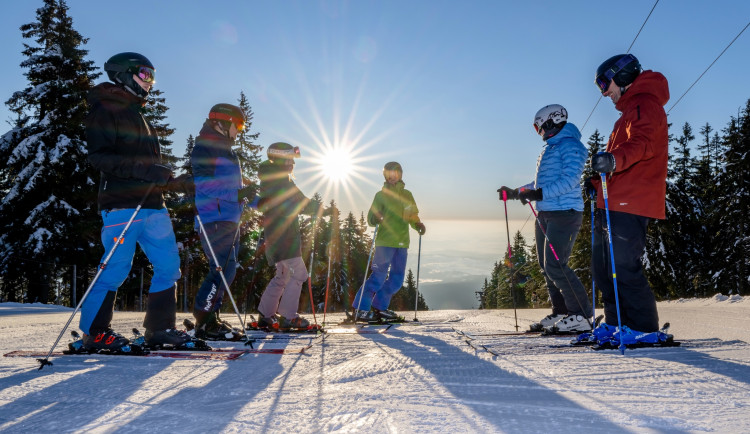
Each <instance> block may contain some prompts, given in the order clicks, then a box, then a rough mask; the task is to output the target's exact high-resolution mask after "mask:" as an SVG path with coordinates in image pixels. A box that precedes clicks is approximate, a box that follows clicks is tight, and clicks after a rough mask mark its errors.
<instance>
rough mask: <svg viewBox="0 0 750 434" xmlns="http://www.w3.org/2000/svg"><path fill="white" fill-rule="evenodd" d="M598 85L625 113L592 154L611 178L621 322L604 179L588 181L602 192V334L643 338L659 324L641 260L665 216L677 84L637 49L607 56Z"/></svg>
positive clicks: (598, 239)
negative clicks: (652, 229) (645, 62)
mask: <svg viewBox="0 0 750 434" xmlns="http://www.w3.org/2000/svg"><path fill="white" fill-rule="evenodd" d="M596 85H597V87H598V88H599V90H600V91H601V92H602V95H603V96H606V97H609V98H611V99H612V102H613V103H614V104H615V108H616V109H617V110H618V111H620V112H621V113H622V116H621V117H620V119H618V120H617V122H615V126H614V129H613V131H612V134H611V135H610V137H609V141H608V142H607V148H606V151H605V152H600V153H598V154H596V155H594V156H593V157H592V158H591V168H592V169H593V170H594V172H596V173H597V174H600V173H605V174H606V176H607V193H608V202H609V211H610V213H609V214H610V222H611V230H612V232H611V235H612V247H613V250H614V263H615V271H616V279H617V289H618V295H619V304H620V320H621V324H620V323H618V319H617V311H616V304H615V301H616V300H615V291H614V284H613V273H612V269H611V258H610V250H609V246H608V244H607V243H608V241H607V240H608V236H607V232H606V216H605V214H604V197H603V195H602V194H601V193H602V183H601V179H600V177H599V176H595V177H594V178H592V179H591V180H590V182H587V190H588V189H596V193H597V208H598V209H597V212H596V216H595V222H594V248H593V252H592V256H593V261H592V262H593V270H592V271H593V275H594V281H595V283H596V287H597V288H599V289H600V290H601V291H602V300H603V302H604V314H605V323H604V324H602V325H601V326H600V328H599V329H597V330H595V335H611V333H612V332H614V329H615V327H617V326H618V325H622V326H624V327H623V332H624V333H625V334H627V335H629V337H625V336H623V341H624V342H625V343H626V344H627V343H635V342H637V341H638V339H637V338H636V336H638V335H641V334H644V333H652V332H656V331H658V329H659V316H658V313H657V310H656V299H655V297H654V293H653V291H652V290H651V287H650V286H649V284H648V281H647V280H646V276H645V274H644V272H643V263H642V260H641V258H642V257H643V254H644V251H645V247H646V230H647V227H648V223H649V221H650V220H651V219H663V218H665V194H666V178H667V154H668V150H669V139H668V132H667V115H666V113H665V112H664V105H665V104H666V103H667V101H669V86H668V84H667V79H666V78H665V77H664V76H663V75H662V74H660V73H658V72H655V71H650V70H646V71H642V70H641V65H640V64H639V62H638V59H636V57H635V56H633V55H632V54H621V55H617V56H613V57H611V58H609V59H607V60H606V61H604V63H602V64H601V65H600V66H599V68H598V69H597V71H596ZM618 335H619V334H618ZM618 338H619V336H618ZM631 340H632V342H630V341H631Z"/></svg>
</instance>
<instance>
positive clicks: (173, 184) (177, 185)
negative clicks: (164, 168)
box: [167, 173, 195, 198]
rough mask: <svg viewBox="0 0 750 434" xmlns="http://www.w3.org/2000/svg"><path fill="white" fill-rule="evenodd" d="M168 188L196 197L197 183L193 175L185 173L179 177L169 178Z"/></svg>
mask: <svg viewBox="0 0 750 434" xmlns="http://www.w3.org/2000/svg"><path fill="white" fill-rule="evenodd" d="M167 190H169V191H173V192H175V193H183V194H185V195H186V196H187V197H189V198H193V197H195V183H194V182H193V177H192V176H190V175H188V174H187V173H183V174H182V175H180V176H178V177H177V178H169V180H168V181H167Z"/></svg>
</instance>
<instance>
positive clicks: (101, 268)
mask: <svg viewBox="0 0 750 434" xmlns="http://www.w3.org/2000/svg"><path fill="white" fill-rule="evenodd" d="M154 187H155V184H150V185H149V187H148V189H147V190H146V194H144V195H143V199H141V202H140V203H139V204H138V206H136V207H135V211H133V215H131V216H130V220H128V223H127V224H126V225H125V227H124V228H123V229H122V232H121V233H120V236H119V237H117V239H116V240H115V245H114V246H112V249H110V251H109V253H107V256H106V257H105V258H104V260H103V261H102V263H101V264H99V267H98V269H97V271H96V275H95V276H94V279H93V280H92V281H91V283H90V284H89V287H88V288H87V289H86V292H85V293H84V294H83V297H81V301H79V302H78V305H77V306H76V308H75V310H74V311H73V313H72V314H71V315H70V318H68V322H66V323H65V326H63V329H62V330H60V334H59V335H58V336H57V339H56V340H55V343H54V344H52V348H50V349H49V352H48V353H47V356H46V357H45V358H43V359H36V360H37V361H38V362H39V363H40V366H39V370H41V369H42V368H44V366H45V365H50V366H51V365H52V362H50V361H49V357H50V356H51V355H52V352H53V351H55V347H56V346H57V344H58V343H59V342H60V339H62V336H63V333H65V330H67V329H68V326H69V325H70V322H71V321H73V317H74V316H75V315H76V313H78V311H79V310H80V309H81V306H82V305H83V302H84V301H85V300H86V297H88V295H89V293H90V292H91V288H93V287H94V284H95V283H96V281H97V280H99V276H101V274H102V272H103V271H104V269H105V268H106V267H107V264H108V263H109V260H110V259H112V255H114V254H115V250H117V246H119V245H120V243H121V242H122V240H123V239H124V238H125V233H126V232H127V231H128V229H130V225H132V224H133V220H135V216H137V215H138V212H139V211H140V210H141V208H142V207H143V203H144V202H146V199H147V198H148V196H149V195H150V194H151V190H153V189H154Z"/></svg>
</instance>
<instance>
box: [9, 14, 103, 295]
mask: <svg viewBox="0 0 750 434" xmlns="http://www.w3.org/2000/svg"><path fill="white" fill-rule="evenodd" d="M36 18H37V21H35V22H32V23H29V24H25V25H23V26H21V32H22V34H23V37H24V38H25V39H28V40H31V41H33V42H30V43H24V48H25V49H24V50H23V54H24V56H25V57H26V59H25V60H24V61H23V62H21V68H23V69H26V72H25V73H24V75H25V76H26V78H27V80H28V86H27V87H26V88H25V89H24V90H21V91H17V92H14V93H13V95H12V96H11V97H10V99H9V100H8V101H7V102H6V105H7V106H8V107H9V108H10V110H11V111H12V112H13V113H14V114H15V115H16V119H15V122H14V125H13V128H12V129H11V130H10V131H8V132H7V133H5V134H3V135H2V137H1V138H0V161H2V162H3V163H2V164H3V166H2V168H1V169H0V173H1V175H0V192H2V194H3V199H2V203H0V226H1V227H2V228H3V232H2V235H0V282H2V283H0V285H2V286H1V287H0V288H2V292H4V293H5V295H6V296H7V299H8V300H20V299H21V297H23V298H25V300H27V301H32V302H33V301H40V302H47V301H48V300H49V298H50V295H51V291H52V283H53V281H55V279H57V278H58V277H60V278H62V279H63V281H64V282H65V283H66V286H68V285H69V282H70V266H71V265H72V264H78V266H79V268H78V276H82V277H83V279H82V280H81V281H80V282H79V285H78V287H85V284H86V283H87V280H88V276H87V273H86V271H87V270H91V269H93V268H94V266H95V265H94V264H96V263H97V262H98V260H99V258H100V256H101V254H102V252H101V250H100V249H98V248H96V247H95V246H98V235H99V234H98V231H99V228H100V221H99V219H98V215H97V209H96V191H95V186H96V180H97V179H98V178H99V176H98V174H97V173H95V172H94V170H93V169H92V168H91V166H90V165H89V164H88V163H87V161H86V144H85V128H84V119H85V116H86V113H87V110H88V107H87V104H86V94H87V92H88V90H89V89H90V88H91V87H92V82H93V81H94V80H95V79H96V78H97V77H98V76H99V75H100V74H99V73H96V72H94V71H95V70H96V67H95V66H94V65H93V62H91V61H89V60H86V56H87V54H88V51H87V50H84V49H82V48H81V47H82V46H83V45H85V44H86V43H87V41H88V39H86V38H83V37H82V36H81V35H80V34H79V33H78V32H77V31H76V30H75V29H74V28H73V21H72V19H71V18H70V17H69V16H68V6H67V5H66V3H65V1H64V0H44V5H43V6H42V7H41V8H39V9H38V10H37V12H36ZM82 284H83V285H82ZM22 293H25V294H26V295H25V297H24V296H23V295H22Z"/></svg>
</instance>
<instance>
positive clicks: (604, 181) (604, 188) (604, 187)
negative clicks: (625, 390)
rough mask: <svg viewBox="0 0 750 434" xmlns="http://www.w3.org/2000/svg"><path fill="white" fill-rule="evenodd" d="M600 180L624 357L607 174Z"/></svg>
mask: <svg viewBox="0 0 750 434" xmlns="http://www.w3.org/2000/svg"><path fill="white" fill-rule="evenodd" d="M599 176H601V178H602V197H604V213H605V215H606V216H607V239H608V240H609V258H610V260H611V262H612V283H613V284H614V287H615V308H616V309H617V324H618V325H619V326H620V354H622V355H625V344H624V343H623V342H622V321H621V320H620V297H619V296H618V295H617V272H616V271H615V250H614V248H613V247H612V225H611V224H610V222H609V201H608V200H607V174H606V173H604V172H602V173H601V174H599Z"/></svg>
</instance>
